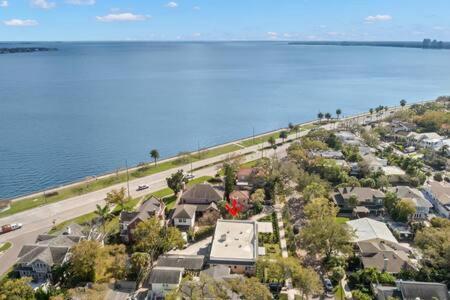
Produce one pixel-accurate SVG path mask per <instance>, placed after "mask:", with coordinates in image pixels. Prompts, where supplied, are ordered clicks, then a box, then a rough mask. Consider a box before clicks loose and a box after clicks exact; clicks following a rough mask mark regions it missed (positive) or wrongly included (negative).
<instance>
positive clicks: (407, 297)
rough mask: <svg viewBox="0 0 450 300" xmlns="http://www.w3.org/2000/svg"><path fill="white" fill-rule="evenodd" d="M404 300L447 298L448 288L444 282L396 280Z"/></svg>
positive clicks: (444, 299)
mask: <svg viewBox="0 0 450 300" xmlns="http://www.w3.org/2000/svg"><path fill="white" fill-rule="evenodd" d="M396 284H397V287H398V288H399V290H400V291H401V293H402V296H403V299H404V300H413V299H422V300H431V299H439V300H448V299H449V295H448V289H447V286H445V284H441V283H436V282H415V281H400V280H398V281H396Z"/></svg>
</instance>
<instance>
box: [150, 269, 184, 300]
mask: <svg viewBox="0 0 450 300" xmlns="http://www.w3.org/2000/svg"><path fill="white" fill-rule="evenodd" d="M183 272H184V268H175V267H158V266H157V267H154V268H153V270H152V272H151V274H150V277H149V279H148V284H149V286H150V289H151V291H150V292H149V293H148V295H147V300H154V299H164V295H165V294H166V293H168V292H170V291H171V290H174V289H176V288H178V286H179V285H180V282H181V279H182V277H183Z"/></svg>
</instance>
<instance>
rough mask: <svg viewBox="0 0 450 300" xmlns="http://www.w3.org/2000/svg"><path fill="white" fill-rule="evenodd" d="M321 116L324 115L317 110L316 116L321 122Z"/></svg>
mask: <svg viewBox="0 0 450 300" xmlns="http://www.w3.org/2000/svg"><path fill="white" fill-rule="evenodd" d="M323 117H324V115H323V113H322V112H319V113H318V114H317V118H318V119H319V121H321V122H322V119H323Z"/></svg>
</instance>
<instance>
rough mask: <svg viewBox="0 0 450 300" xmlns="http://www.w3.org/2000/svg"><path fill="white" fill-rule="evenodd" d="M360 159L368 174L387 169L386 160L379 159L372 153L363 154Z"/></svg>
mask: <svg viewBox="0 0 450 300" xmlns="http://www.w3.org/2000/svg"><path fill="white" fill-rule="evenodd" d="M361 157H362V160H363V161H364V163H365V164H366V165H367V167H368V169H369V171H370V172H377V171H382V170H383V168H384V167H387V159H385V158H379V157H377V156H375V155H374V154H372V153H369V154H363V155H361Z"/></svg>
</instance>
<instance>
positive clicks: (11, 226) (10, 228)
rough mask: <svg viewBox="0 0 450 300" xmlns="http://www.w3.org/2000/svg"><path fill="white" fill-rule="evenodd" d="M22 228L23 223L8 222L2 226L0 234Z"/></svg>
mask: <svg viewBox="0 0 450 300" xmlns="http://www.w3.org/2000/svg"><path fill="white" fill-rule="evenodd" d="M20 228H22V224H21V223H14V224H6V225H3V226H2V227H0V234H4V233H7V232H10V231H13V230H17V229H20Z"/></svg>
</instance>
